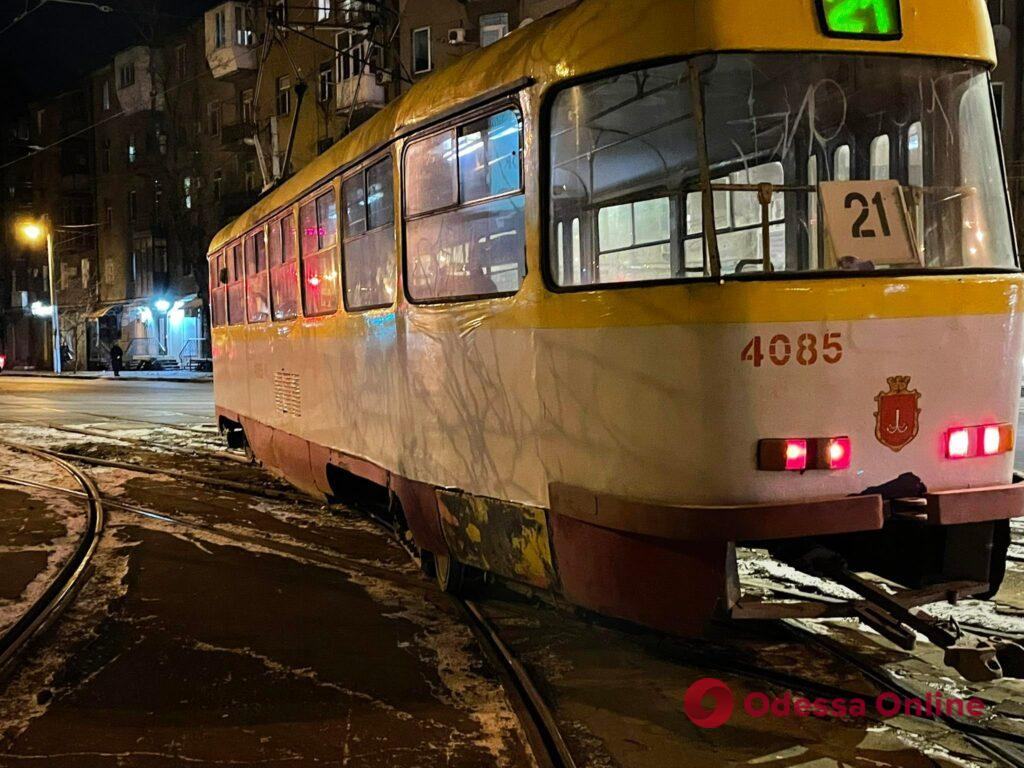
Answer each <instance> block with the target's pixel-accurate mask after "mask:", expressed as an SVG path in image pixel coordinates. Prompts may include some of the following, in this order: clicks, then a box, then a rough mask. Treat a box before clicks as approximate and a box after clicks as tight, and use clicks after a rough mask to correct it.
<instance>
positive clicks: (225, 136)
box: [220, 123, 255, 149]
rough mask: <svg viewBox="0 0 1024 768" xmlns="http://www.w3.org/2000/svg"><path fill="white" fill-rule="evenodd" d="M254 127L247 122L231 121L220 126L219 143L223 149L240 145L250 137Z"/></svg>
mask: <svg viewBox="0 0 1024 768" xmlns="http://www.w3.org/2000/svg"><path fill="white" fill-rule="evenodd" d="M254 131H255V128H254V127H253V126H252V125H251V124H249V123H231V124H230V125H222V126H221V128H220V143H221V146H223V147H224V148H225V149H234V148H237V147H240V146H241V145H242V144H243V143H244V142H245V140H246V139H248V138H250V137H251V136H252V135H253V133H254Z"/></svg>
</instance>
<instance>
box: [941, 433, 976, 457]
mask: <svg viewBox="0 0 1024 768" xmlns="http://www.w3.org/2000/svg"><path fill="white" fill-rule="evenodd" d="M972 455H973V452H972V451H971V431H970V430H969V429H963V428H960V427H958V428H957V429H951V430H949V432H947V433H946V457H947V458H950V459H966V458H967V457H968V456H972Z"/></svg>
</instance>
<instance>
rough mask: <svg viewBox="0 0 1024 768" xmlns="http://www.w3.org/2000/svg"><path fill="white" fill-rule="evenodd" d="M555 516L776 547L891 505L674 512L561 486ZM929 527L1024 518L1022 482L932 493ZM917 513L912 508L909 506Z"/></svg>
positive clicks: (852, 501) (878, 501) (870, 527)
mask: <svg viewBox="0 0 1024 768" xmlns="http://www.w3.org/2000/svg"><path fill="white" fill-rule="evenodd" d="M550 494H551V511H552V513H554V514H555V515H562V516H566V517H570V518H574V519H576V520H579V521H581V522H584V523H589V524H590V525H594V526H597V527H600V528H606V529H608V530H612V531H619V532H621V533H627V534H634V535H638V536H650V537H653V538H657V539H666V540H671V541H771V540H775V539H791V538H802V537H805V536H828V535H834V534H842V533H856V532H861V531H876V530H880V529H881V528H882V527H883V526H884V524H885V520H886V518H887V517H888V516H889V515H890V514H891V512H892V506H891V505H892V504H895V505H897V506H899V504H900V501H901V500H900V499H896V500H894V501H893V502H889V501H887V500H885V499H883V497H882V496H881V495H879V494H867V495H863V496H840V497H833V498H825V499H815V500H808V501H787V502H778V503H773V504H751V505H739V506H673V505H663V504H652V503H648V502H642V501H634V500H630V499H626V498H623V497H619V496H613V495H609V494H602V493H594V492H592V491H587V490H584V489H582V488H577V487H573V486H568V485H562V484H559V483H553V484H552V485H551V488H550ZM921 499H922V501H923V502H924V503H923V504H922V505H920V506H919V507H918V509H920V510H921V514H923V515H924V516H925V518H926V520H927V522H928V524H930V525H966V524H968V523H980V522H989V521H993V520H1008V519H1011V518H1014V517H1022V516H1024V483H1021V484H1014V485H999V486H990V487H986V488H970V489H963V490H952V491H938V492H935V493H926V494H924V496H922V497H921ZM911 509H913V508H911Z"/></svg>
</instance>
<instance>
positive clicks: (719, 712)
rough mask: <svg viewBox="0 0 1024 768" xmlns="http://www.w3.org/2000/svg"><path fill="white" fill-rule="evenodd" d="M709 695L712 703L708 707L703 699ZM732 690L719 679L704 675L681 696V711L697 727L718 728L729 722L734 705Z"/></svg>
mask: <svg viewBox="0 0 1024 768" xmlns="http://www.w3.org/2000/svg"><path fill="white" fill-rule="evenodd" d="M708 697H710V698H711V700H712V701H713V702H714V705H713V706H712V707H711V708H710V709H708V708H707V707H705V706H704V700H705V699H706V698H708ZM734 706H735V705H734V702H733V698H732V691H731V690H729V686H727V685H726V684H725V683H723V682H722V681H721V680H716V679H715V678H713V677H704V678H701V679H700V680H698V681H697V682H696V683H694V684H693V685H691V686H690V687H689V689H688V690H687V691H686V696H685V697H683V711H684V712H686V716H687V717H688V718H690V722H691V723H693V724H694V725H696V726H697V727H698V728H720V727H721V726H723V725H725V724H726V723H727V722H729V718H730V717H732V710H733V707H734Z"/></svg>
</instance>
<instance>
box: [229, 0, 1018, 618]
mask: <svg viewBox="0 0 1024 768" xmlns="http://www.w3.org/2000/svg"><path fill="white" fill-rule="evenodd" d="M994 58H995V52H994V46H993V41H992V33H991V26H990V22H989V19H988V15H987V11H986V9H985V5H984V3H983V2H982V0H871V2H848V1H847V0H774V2H772V3H769V4H766V3H764V2H763V1H762V0H635V1H634V2H631V3H628V4H627V3H621V2H618V1H617V0H582V2H579V3H577V4H576V5H574V6H572V7H570V8H568V9H566V10H565V11H562V12H560V13H557V14H555V15H552V16H550V17H546V18H544V19H541V20H539V21H537V22H534V23H532V24H530V25H528V26H526V27H524V28H522V29H520V30H518V31H516V32H514V33H513V34H512V35H510V36H509V37H508V38H507V39H505V40H503V41H501V42H500V43H498V44H495V45H493V46H489V47H487V48H485V49H482V50H480V51H478V52H475V53H473V54H471V55H467V56H466V57H465V58H463V59H461V60H460V61H459V62H458V63H457V64H455V65H454V66H452V67H451V68H449V69H447V70H445V71H442V72H440V73H438V74H436V75H434V76H432V77H430V78H428V79H427V80H425V81H424V82H422V83H420V84H418V85H416V86H415V87H413V88H412V89H411V90H410V92H409V93H408V94H406V95H405V96H403V97H402V98H401V99H399V100H397V101H395V102H394V103H392V104H391V105H390V106H388V107H387V108H385V109H384V110H383V111H382V112H380V113H379V114H378V115H376V116H375V117H374V118H373V119H371V120H370V121H369V122H367V123H366V124H364V125H363V126H361V127H360V128H359V129H358V130H356V131H355V132H354V133H352V134H351V135H349V136H347V137H346V138H345V139H343V140H342V141H340V142H338V143H337V144H336V145H334V146H333V147H332V148H331V149H329V150H328V151H327V152H325V153H324V154H323V155H322V156H320V157H319V158H318V159H317V160H316V161H315V162H314V163H312V164H311V165H310V166H308V167H307V168H305V169H304V170H302V171H301V172H299V173H298V174H296V175H295V176H294V177H292V178H291V179H289V180H288V181H287V182H286V183H284V184H282V185H281V186H280V187H278V188H277V189H276V190H275V191H273V192H272V193H271V194H268V195H267V196H266V197H264V198H263V199H262V200H261V201H260V202H259V203H258V204H257V205H255V206H254V207H253V208H252V209H251V210H250V211H249V212H247V213H246V214H245V215H243V216H242V217H240V218H239V219H238V220H237V221H235V222H234V223H233V224H231V225H230V226H228V227H226V228H225V229H224V230H223V231H222V232H220V233H219V234H218V235H217V237H216V238H215V240H214V241H213V243H212V245H211V248H210V275H211V292H212V303H213V315H212V316H213V319H214V326H215V327H214V329H213V343H214V359H215V390H216V404H217V413H218V418H219V420H220V423H221V425H222V426H223V427H224V428H225V429H226V430H228V431H229V433H230V434H231V435H232V437H233V438H234V439H237V440H243V439H244V440H245V441H246V442H247V443H248V445H249V446H251V448H252V450H253V452H254V453H255V455H256V456H257V457H258V458H259V460H260V461H262V462H263V463H264V464H266V465H267V466H269V467H272V468H274V469H275V470H277V471H278V472H280V473H282V474H283V475H284V476H285V477H286V478H288V479H289V480H290V481H291V482H293V483H294V484H295V485H297V486H299V487H301V488H303V489H305V490H307V491H309V492H311V493H314V494H319V495H321V496H340V497H342V498H345V497H346V496H347V495H350V494H353V493H356V494H360V495H362V496H364V497H366V498H370V499H379V500H380V502H381V504H382V505H386V507H387V509H388V510H390V513H391V514H393V515H394V517H395V520H396V521H397V522H398V523H399V524H400V525H401V526H402V527H403V529H404V530H406V531H407V532H408V535H409V537H410V538H411V540H412V541H414V542H415V545H416V546H417V547H418V548H419V549H420V550H421V551H422V552H423V553H424V554H425V555H426V556H427V560H428V561H432V562H434V563H436V571H437V575H438V580H439V581H440V582H441V583H442V585H443V586H445V587H447V588H449V589H454V588H456V587H457V586H458V584H459V582H460V580H461V578H462V576H463V574H464V573H465V572H466V570H467V569H468V568H475V569H480V570H485V571H490V572H493V573H495V574H498V575H500V576H502V577H505V578H507V579H513V580H516V581H518V582H521V583H526V584H529V585H532V586H534V587H538V588H543V589H550V590H554V591H556V592H559V593H561V594H562V595H564V596H565V597H566V598H568V599H569V600H571V601H573V602H575V603H577V604H579V605H581V606H584V607H586V608H589V609H593V610H596V611H600V612H604V613H606V614H610V615H614V616H618V617H623V618H626V619H629V620H633V621H637V622H641V623H644V624H648V625H651V626H655V627H659V628H662V629H666V630H670V631H679V632H691V631H696V630H699V629H701V628H702V627H703V626H704V625H705V623H706V622H707V620H708V619H709V618H711V617H712V616H714V615H715V613H716V612H722V611H729V610H730V609H732V608H733V607H734V606H735V605H736V604H737V600H738V599H739V594H738V590H737V576H736V561H735V545H736V543H743V542H762V543H765V545H766V546H770V547H772V548H774V549H775V550H776V551H777V552H779V553H781V556H790V554H791V553H794V552H800V551H802V550H806V549H808V548H810V547H813V546H816V545H818V544H821V543H822V542H827V544H828V546H829V547H830V548H831V549H832V550H834V551H837V552H841V553H843V555H844V557H846V558H848V559H849V562H850V563H851V564H855V565H856V567H857V568H862V569H868V570H874V571H876V572H878V573H881V574H884V575H886V576H888V577H890V578H891V579H893V580H895V581H897V582H900V583H903V584H907V585H909V586H921V585H923V584H934V583H937V582H949V581H955V580H960V581H961V582H962V581H970V582H972V583H976V584H977V585H979V586H977V588H976V589H975V591H986V590H987V591H989V592H991V591H992V589H994V588H995V587H997V586H998V583H999V581H1000V580H1001V578H1002V571H1003V566H1004V561H1005V554H1006V547H1007V542H1008V530H1009V529H1008V520H1009V519H1010V518H1012V517H1016V516H1019V515H1021V514H1024V485H1020V486H1018V485H1014V484H1013V482H1012V477H1013V448H1014V429H1015V425H1016V418H1017V403H1018V400H1019V393H1020V385H1021V359H1022V354H1024V348H1022V347H1024V336H1022V317H1021V302H1022V299H1024V294H1022V290H1024V280H1022V277H1021V274H1020V272H1019V269H1018V261H1017V256H1016V250H1015V243H1014V240H1013V235H1012V227H1011V220H1010V213H1009V206H1008V200H1007V196H1006V192H1005V185H1004V171H1003V164H1002V158H1001V155H1000V145H999V141H998V136H997V130H996V121H995V115H994V109H993V102H992V98H991V91H990V84H989V74H988V73H989V70H990V68H991V67H992V66H993V63H994ZM709 222H713V225H710V224H709Z"/></svg>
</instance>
